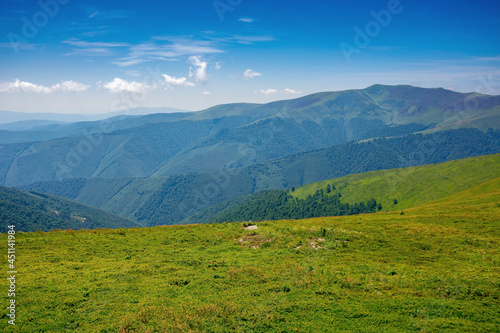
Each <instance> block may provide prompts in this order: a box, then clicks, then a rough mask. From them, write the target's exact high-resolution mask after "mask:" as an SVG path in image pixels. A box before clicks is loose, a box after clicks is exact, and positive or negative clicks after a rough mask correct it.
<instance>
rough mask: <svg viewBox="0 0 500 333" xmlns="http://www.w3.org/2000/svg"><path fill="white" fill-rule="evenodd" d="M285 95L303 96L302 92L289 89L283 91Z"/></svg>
mask: <svg viewBox="0 0 500 333" xmlns="http://www.w3.org/2000/svg"><path fill="white" fill-rule="evenodd" d="M283 94H285V95H291V94H302V91H299V90H295V89H288V88H285V90H283Z"/></svg>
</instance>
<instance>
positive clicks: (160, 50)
mask: <svg viewBox="0 0 500 333" xmlns="http://www.w3.org/2000/svg"><path fill="white" fill-rule="evenodd" d="M223 52H224V51H223V50H222V49H221V48H219V47H217V46H216V45H215V43H214V42H213V41H208V40H196V39H193V38H189V37H155V38H153V40H152V41H149V42H146V43H141V44H138V45H134V46H131V47H130V48H129V53H128V55H127V56H126V57H123V58H121V59H118V60H117V61H115V62H113V63H114V64H116V65H118V66H122V67H126V66H130V65H135V64H138V63H141V62H147V61H154V60H163V61H177V60H179V59H180V58H181V57H184V56H196V55H199V54H214V53H223Z"/></svg>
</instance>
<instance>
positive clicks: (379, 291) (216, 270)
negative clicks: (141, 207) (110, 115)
mask: <svg viewBox="0 0 500 333" xmlns="http://www.w3.org/2000/svg"><path fill="white" fill-rule="evenodd" d="M499 189H500V178H496V179H494V180H491V181H489V182H485V183H483V184H481V185H479V186H477V187H474V188H472V189H469V190H466V191H463V192H460V193H457V194H455V195H453V196H451V197H447V198H443V199H441V200H440V201H437V202H433V203H429V204H427V205H425V206H422V207H418V208H411V209H406V210H404V211H403V213H401V211H397V212H390V213H377V214H369V215H358V216H348V217H335V218H316V219H309V220H298V221H272V222H261V223H256V225H257V227H258V228H257V229H254V230H250V229H245V228H244V225H242V224H241V223H232V224H211V225H188V226H168V227H155V228H142V229H139V228H136V229H118V230H93V231H55V232H48V233H44V232H35V233H24V234H18V235H17V240H18V244H17V249H18V250H17V251H18V253H17V254H18V258H17V259H18V261H17V266H18V286H17V287H18V293H16V295H17V305H18V307H17V311H18V312H17V318H18V319H17V326H16V328H15V329H12V328H9V327H8V328H7V329H5V331H6V332H14V331H15V332H65V331H75V332H497V331H498V327H499V325H500V317H499V316H498V306H499V300H498V297H499V293H500V291H499V283H500V279H499V275H498V273H499V270H498V264H499V262H500V256H499V252H498V249H499V245H500V244H499V239H500V238H499V236H500V232H499V225H500V221H499V220H500V204H499V202H500V190H499ZM0 242H1V244H2V248H3V251H5V252H6V243H7V240H6V235H5V234H2V235H1V238H0ZM5 252H4V253H5ZM3 302H4V304H6V302H7V299H6V298H5V296H4V301H3ZM2 320H3V321H4V323H2V325H3V324H5V326H7V325H6V322H7V318H6V317H3V318H2Z"/></svg>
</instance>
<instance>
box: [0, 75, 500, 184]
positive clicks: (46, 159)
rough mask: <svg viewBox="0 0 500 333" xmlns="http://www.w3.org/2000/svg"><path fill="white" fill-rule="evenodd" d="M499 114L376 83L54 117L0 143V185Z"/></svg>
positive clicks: (262, 157) (490, 99) (486, 105)
mask: <svg viewBox="0 0 500 333" xmlns="http://www.w3.org/2000/svg"><path fill="white" fill-rule="evenodd" d="M471 106H474V108H472V107H471ZM499 114H500V97H499V96H487V95H481V94H477V93H469V94H463V93H457V92H452V91H448V90H444V89H425V88H417V87H411V86H383V85H375V86H371V87H368V88H366V89H362V90H347V91H341V92H325V93H317V94H313V95H308V96H304V97H301V98H297V99H293V100H285V101H277V102H272V103H268V104H246V103H240V104H227V105H219V106H215V107H212V108H209V109H207V110H203V111H198V112H191V113H176V114H154V115H148V116H142V117H141V116H139V117H132V118H131V117H126V118H123V119H121V118H112V119H111V120H110V122H111V124H108V128H110V130H109V131H106V132H103V131H102V130H101V128H100V127H99V126H98V124H95V123H94V124H91V125H92V126H94V127H92V129H89V127H88V126H87V124H85V123H77V124H71V125H51V127H50V128H53V129H52V130H51V131H45V132H44V133H50V134H49V135H54V133H56V132H57V131H58V130H61V131H62V132H61V135H66V137H60V138H58V139H53V140H47V141H43V142H32V143H30V142H22V143H17V144H4V145H1V146H0V154H1V160H0V184H4V185H9V186H19V185H23V184H28V183H31V182H36V181H48V180H54V179H63V178H67V177H75V178H88V177H105V178H116V177H150V176H158V177H165V176H170V175H179V174H185V173H188V172H211V171H216V170H220V169H224V168H235V167H243V166H249V165H252V164H256V163H264V162H266V161H268V160H270V159H274V158H279V157H283V156H287V155H290V154H295V153H300V152H306V151H310V150H313V149H321V148H326V147H329V146H333V145H338V144H343V143H346V142H350V141H358V140H365V139H372V138H376V137H397V136H402V135H407V134H411V133H417V132H422V131H434V130H437V129H456V128H462V127H474V128H478V129H480V130H483V131H485V130H486V129H488V128H490V127H491V128H494V129H497V128H499V126H500V125H499V124H498V121H499V120H498V119H499V117H500V116H499ZM96 126H97V127H96ZM39 130H40V129H39ZM64 131H66V134H64ZM68 132H69V133H71V135H69V134H68ZM28 133H29V131H28ZM77 133H82V134H83V133H85V135H80V136H76V135H75V134H77ZM0 134H1V133H0ZM36 135H39V134H36ZM1 137H2V135H0V138H1ZM92 138H94V139H92ZM96 142H97V143H96ZM78 150H80V151H81V152H80V153H78Z"/></svg>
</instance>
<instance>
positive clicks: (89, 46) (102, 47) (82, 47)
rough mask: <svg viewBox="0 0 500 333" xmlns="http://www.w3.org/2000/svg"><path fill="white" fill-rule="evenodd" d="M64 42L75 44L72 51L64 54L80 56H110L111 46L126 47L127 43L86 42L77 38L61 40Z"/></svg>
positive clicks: (111, 52)
mask: <svg viewBox="0 0 500 333" xmlns="http://www.w3.org/2000/svg"><path fill="white" fill-rule="evenodd" d="M63 43H64V44H69V45H71V46H75V47H76V48H74V49H73V52H70V53H66V54H65V55H80V56H110V55H112V54H113V48H116V47H128V46H129V44H127V43H117V42H111V43H107V42H86V41H82V40H77V39H69V40H65V41H63Z"/></svg>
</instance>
